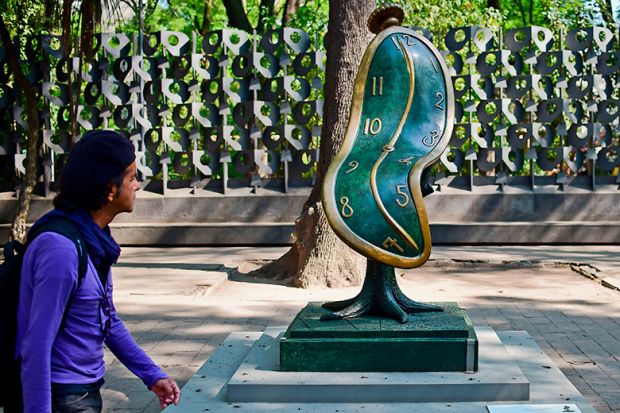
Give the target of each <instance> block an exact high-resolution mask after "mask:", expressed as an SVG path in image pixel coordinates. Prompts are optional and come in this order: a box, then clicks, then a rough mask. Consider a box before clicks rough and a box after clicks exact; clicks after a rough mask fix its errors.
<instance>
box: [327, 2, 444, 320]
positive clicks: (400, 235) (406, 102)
mask: <svg viewBox="0 0 620 413" xmlns="http://www.w3.org/2000/svg"><path fill="white" fill-rule="evenodd" d="M403 17H404V14H403V11H402V9H400V8H399V7H398V6H394V5H388V6H385V7H383V8H381V9H377V10H375V11H374V12H373V13H372V14H371V16H370V18H369V20H368V27H369V29H370V30H371V31H372V32H373V33H375V34H376V37H375V38H374V39H373V40H372V41H371V43H370V44H369V45H368V48H367V49H366V52H365V54H364V57H363V59H362V62H361V64H360V68H359V71H358V74H357V78H356V80H355V87H354V92H353V101H352V104H351V112H350V117H349V124H348V127H347V130H346V135H345V139H344V143H343V145H342V148H341V149H340V152H339V153H338V155H337V156H336V158H335V159H334V161H333V162H332V164H331V165H330V167H329V169H328V171H327V174H326V176H325V181H324V186H323V205H324V208H325V212H326V215H327V218H328V221H329V223H330V225H331V226H332V228H333V229H334V231H335V232H336V234H337V235H338V236H339V237H340V238H341V239H342V240H343V241H344V242H345V243H346V244H348V245H349V246H350V247H351V248H353V249H355V250H356V251H357V252H359V253H361V254H363V255H365V256H366V257H367V258H368V265H367V270H366V277H365V280H364V284H363V287H362V290H361V292H360V293H359V294H358V295H357V296H356V297H354V298H352V299H350V300H345V301H339V302H331V303H326V304H324V307H325V308H327V309H329V310H332V311H333V312H330V313H328V314H326V315H324V316H323V318H322V319H324V320H325V319H341V318H352V317H356V316H360V315H364V314H368V313H374V314H380V315H385V316H388V317H391V318H395V319H397V320H398V321H400V322H401V323H405V322H406V321H407V313H413V312H423V311H442V309H441V308H440V307H437V306H434V305H430V304H423V303H419V302H415V301H413V300H411V299H409V298H408V297H406V296H405V294H404V293H403V292H402V291H401V290H400V289H399V287H398V284H397V282H396V277H395V274H394V267H399V268H414V267H418V266H420V265H422V264H424V263H425V262H426V260H428V257H429V255H430V251H431V237H430V229H429V225H428V217H427V213H426V209H425V207H424V200H423V192H425V191H424V188H423V187H424V177H423V175H425V174H424V172H425V169H427V168H429V166H430V165H431V164H432V163H433V162H434V161H436V160H437V159H438V158H439V156H440V155H441V154H442V152H443V151H444V150H445V149H446V147H447V145H448V141H449V139H450V135H451V133H452V125H453V123H454V94H453V90H452V83H451V80H450V75H449V73H448V68H447V66H446V64H445V62H444V61H443V59H442V57H441V55H440V53H439V51H438V50H437V49H436V48H435V47H434V46H433V44H432V43H431V42H430V41H428V40H427V39H426V38H424V37H423V36H421V35H419V34H418V33H416V32H414V31H413V30H410V29H407V28H404V27H401V26H399V25H400V23H401V22H402V20H403ZM421 182H422V183H421ZM429 187H430V186H429ZM430 192H432V189H431V191H430Z"/></svg>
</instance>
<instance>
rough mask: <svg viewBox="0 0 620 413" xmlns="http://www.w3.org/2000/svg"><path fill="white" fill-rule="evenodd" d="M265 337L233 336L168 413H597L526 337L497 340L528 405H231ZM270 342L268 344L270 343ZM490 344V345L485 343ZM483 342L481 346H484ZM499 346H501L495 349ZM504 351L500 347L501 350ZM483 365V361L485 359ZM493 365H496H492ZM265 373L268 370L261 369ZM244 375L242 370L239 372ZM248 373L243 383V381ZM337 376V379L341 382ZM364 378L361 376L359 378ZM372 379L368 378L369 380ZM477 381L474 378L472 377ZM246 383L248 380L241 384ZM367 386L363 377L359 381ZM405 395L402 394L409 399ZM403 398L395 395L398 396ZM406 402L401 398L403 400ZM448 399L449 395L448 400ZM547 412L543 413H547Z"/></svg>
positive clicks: (482, 332) (482, 331) (486, 331)
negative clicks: (557, 411)
mask: <svg viewBox="0 0 620 413" xmlns="http://www.w3.org/2000/svg"><path fill="white" fill-rule="evenodd" d="M267 331H268V332H269V334H268V335H270V336H271V338H272V340H273V339H274V338H275V336H274V333H275V332H274V330H273V329H271V330H269V329H268V330H267ZM477 334H478V335H479V336H481V337H482V336H483V337H485V338H486V337H492V329H491V328H488V327H487V328H479V329H477ZM261 336H263V333H260V332H248V333H232V334H230V335H229V336H228V338H227V339H226V340H225V341H224V343H222V345H221V346H220V348H219V349H218V350H217V351H216V352H215V353H214V354H213V355H212V356H211V357H210V358H209V359H208V360H207V362H206V363H205V364H204V365H203V366H202V367H201V368H200V369H199V370H198V371H197V372H196V374H194V376H193V377H192V378H191V379H190V381H189V382H188V383H187V384H186V385H185V386H184V387H183V395H184V396H183V399H182V402H181V403H180V404H179V405H178V406H170V407H169V408H167V409H166V410H165V411H166V412H167V413H174V412H177V413H178V412H183V413H198V412H205V411H209V412H277V413H290V412H302V413H303V412H306V413H311V412H312V413H314V412H321V413H322V412H336V411H337V412H339V413H353V412H383V413H401V412H403V411H407V412H414V413H417V412H419V413H422V412H423V413H448V412H455V413H456V412H458V413H483V412H484V413H488V411H489V410H488V408H487V406H495V405H515V404H518V405H526V406H529V407H530V410H529V411H534V410H531V409H532V408H534V407H535V406H540V407H542V406H543V405H560V404H561V405H565V404H567V403H570V405H575V406H577V407H578V408H579V409H580V410H581V411H582V412H583V413H596V410H594V409H593V408H592V407H591V406H590V405H589V404H588V403H587V401H586V400H585V399H584V398H583V396H582V395H581V394H580V393H579V392H578V391H577V389H575V387H574V386H573V385H572V384H571V383H570V382H569V381H568V380H567V379H566V377H565V376H564V375H563V374H562V373H561V371H560V370H559V369H558V368H557V367H556V366H555V365H554V364H553V362H552V361H551V359H550V358H549V357H548V356H547V355H546V354H545V353H544V352H543V351H542V350H541V349H540V347H539V346H538V345H537V344H536V342H535V341H534V340H533V339H532V338H531V337H530V336H529V335H528V334H527V333H526V332H499V333H497V337H498V338H499V340H501V344H503V347H504V348H505V350H506V351H507V353H508V354H509V355H510V357H511V358H512V359H514V360H515V361H516V364H517V366H518V368H519V369H520V370H521V372H522V373H523V375H524V376H525V378H526V379H527V381H529V383H530V397H529V401H519V402H518V403H515V401H503V402H502V401H478V402H449V401H444V402H418V403H407V404H405V403H404V402H385V403H371V402H360V403H329V402H312V403H301V402H290V403H269V402H229V401H227V397H228V395H227V383H228V382H229V381H231V378H232V377H233V376H234V375H235V373H237V372H238V370H239V366H240V365H241V364H242V363H243V362H244V360H246V359H249V353H250V351H251V349H252V347H254V346H255V344H256V345H257V346H260V345H262V343H260V342H257V340H259V338H260V337H261ZM265 340H268V339H267V338H265ZM485 341H486V340H485ZM481 342H482V340H481ZM499 344H500V343H497V342H496V345H499ZM499 347H501V345H499ZM481 361H482V359H481ZM491 361H492V360H491ZM256 367H262V368H264V366H263V365H256V366H255V368H256ZM239 371H240V370H239ZM243 373H244V372H243V371H241V372H240V373H239V374H241V376H240V377H244V376H243ZM341 375H342V373H338V374H337V376H341ZM357 376H359V373H358V374H357ZM364 376H368V374H364ZM471 376H472V377H469V378H473V375H471ZM241 380H243V379H241ZM360 380H367V379H362V378H361V377H359V378H358V379H357V381H358V382H359V381H360ZM328 389H329V385H328V386H323V388H319V389H317V392H316V396H317V397H320V393H322V392H324V391H326V390H328ZM406 392H407V391H406V390H405V389H401V390H400V393H406ZM396 393H399V392H398V391H396V390H395V394H396ZM400 397H402V396H400ZM446 397H449V395H446ZM543 411H544V410H543Z"/></svg>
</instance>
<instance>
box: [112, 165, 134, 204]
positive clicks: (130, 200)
mask: <svg viewBox="0 0 620 413" xmlns="http://www.w3.org/2000/svg"><path fill="white" fill-rule="evenodd" d="M117 189H120V194H118V195H117V193H118V191H117ZM139 189H140V184H139V183H138V179H137V177H136V162H135V161H134V162H132V163H131V165H129V166H128V167H127V168H126V169H125V172H123V180H122V181H121V187H120V188H117V187H116V185H113V186H112V195H113V198H112V199H111V200H110V203H109V205H110V206H111V207H114V209H115V211H116V213H117V214H120V213H121V212H131V211H133V208H134V205H135V202H136V191H137V190H139Z"/></svg>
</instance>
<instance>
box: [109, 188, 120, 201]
mask: <svg viewBox="0 0 620 413" xmlns="http://www.w3.org/2000/svg"><path fill="white" fill-rule="evenodd" d="M117 191H118V187H117V186H116V184H110V185H108V197H107V198H108V202H112V201H114V197H116V193H117Z"/></svg>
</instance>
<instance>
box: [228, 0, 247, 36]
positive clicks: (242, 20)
mask: <svg viewBox="0 0 620 413" xmlns="http://www.w3.org/2000/svg"><path fill="white" fill-rule="evenodd" d="M222 2H223V3H224V7H225V8H226V15H227V16H228V25H229V26H231V27H235V28H237V29H240V30H245V31H246V32H249V33H252V30H253V29H252V25H251V24H250V20H248V15H247V14H246V12H245V7H243V2H242V1H241V0H222Z"/></svg>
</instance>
